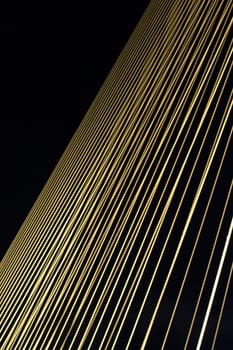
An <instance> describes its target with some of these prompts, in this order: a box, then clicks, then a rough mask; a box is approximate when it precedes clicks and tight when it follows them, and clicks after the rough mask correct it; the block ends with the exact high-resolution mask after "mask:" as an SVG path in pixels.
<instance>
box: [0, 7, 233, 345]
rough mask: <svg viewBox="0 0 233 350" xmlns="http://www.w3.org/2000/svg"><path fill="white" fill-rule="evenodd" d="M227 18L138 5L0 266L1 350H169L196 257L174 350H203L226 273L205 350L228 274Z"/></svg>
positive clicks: (211, 11)
mask: <svg viewBox="0 0 233 350" xmlns="http://www.w3.org/2000/svg"><path fill="white" fill-rule="evenodd" d="M231 15H232V6H231V2H230V0H224V1H221V2H219V1H217V0H212V1H207V0H204V1H201V0H199V1H195V2H193V1H191V0H189V1H186V2H183V1H179V0H177V1H175V2H174V3H173V2H172V1H170V0H166V1H159V0H158V1H157V0H152V1H151V2H150V4H149V6H148V8H147V10H146V11H145V13H144V15H143V16H142V18H141V20H140V22H139V24H138V25H137V27H136V28H135V30H134V32H133V34H132V36H131V38H130V39H129V41H128V42H127V44H126V46H125V48H124V50H123V51H122V53H121V55H120V56H119V58H118V60H117V62H116V64H115V65H114V67H113V68H112V70H111V72H110V73H109V75H108V77H107V79H106V81H105V83H104V84H103V86H102V87H101V89H100V90H99V93H98V94H97V96H96V98H95V100H94V101H93V102H92V104H91V106H90V108H89V110H88V111H87V112H86V116H85V118H84V119H83V121H82V123H81V124H80V126H79V128H78V129H77V132H76V133H75V134H74V136H73V137H72V139H71V141H70V143H69V144H68V146H67V149H66V150H65V152H64V153H63V155H62V157H61V159H60V161H59V162H58V164H57V166H56V167H55V169H54V171H53V173H52V175H51V176H50V178H49V179H48V181H47V183H46V185H45V187H44V189H43V190H42V192H41V194H40V196H39V197H38V199H37V201H36V202H35V204H34V205H33V207H32V209H31V211H30V212H29V214H28V217H27V218H26V220H25V222H24V223H23V225H22V227H21V228H20V230H19V232H18V235H17V236H16V238H15V239H14V241H13V242H12V245H11V247H10V248H9V250H8V252H7V253H6V255H5V257H4V258H3V260H2V261H1V265H0V268H1V283H2V282H3V283H2V284H3V286H2V287H1V290H0V299H1V309H0V316H1V320H2V322H1V333H2V334H1V348H2V349H11V348H15V349H84V348H85V349H89V350H90V349H96V348H98V349H114V348H121V349H122V348H126V349H129V348H130V349H131V348H132V349H135V348H141V349H147V348H148V349H150V348H151V346H152V341H153V342H154V343H153V349H154V348H156V347H158V346H160V345H159V344H161V348H162V349H167V348H168V346H169V344H171V343H172V342H173V340H174V337H175V333H176V329H177V327H178V323H179V322H181V320H180V318H179V317H180V316H179V312H180V308H181V307H182V305H183V303H184V298H185V297H186V298H187V293H188V288H190V283H191V273H192V271H193V269H195V266H194V264H195V262H196V261H198V258H199V256H200V259H201V267H202V273H200V274H199V276H198V284H197V286H195V292H194V294H193V295H188V298H189V303H190V305H191V309H192V310H193V311H192V314H190V315H187V322H186V324H187V325H185V329H184V330H183V331H182V340H181V339H180V340H179V344H181V343H182V344H185V345H184V348H185V349H187V348H189V347H190V346H193V345H192V344H194V343H195V344H197V347H198V349H199V348H200V347H201V344H202V342H203V344H205V343H206V342H207V339H206V337H204V335H205V331H206V330H208V327H209V320H211V317H212V314H213V312H211V311H212V307H215V299H217V300H218V302H219V296H218V293H216V290H217V286H218V281H219V279H220V276H221V275H225V274H226V273H227V274H228V275H227V277H226V278H228V279H227V282H226V289H225V293H224V295H223V293H222V295H223V297H222V298H223V300H221V309H220V311H218V312H219V316H218V320H217V321H216V329H215V331H214V332H212V333H213V340H212V343H211V346H212V349H213V348H214V347H215V344H216V342H217V334H218V330H219V328H220V326H221V325H220V322H221V319H222V314H223V309H224V305H225V300H226V297H227V293H228V289H229V284H230V280H231V274H232V261H230V259H232V254H231V252H230V251H229V250H228V254H226V252H227V248H228V246H229V241H230V239H229V237H230V234H229V235H228V240H227V241H226V244H225V246H223V244H222V243H221V241H222V237H223V238H224V230H225V229H226V228H225V225H226V223H225V222H228V221H229V220H228V219H227V217H228V215H229V213H230V198H231V193H232V180H231V185H229V177H230V176H231V174H227V182H226V183H224V172H225V171H226V166H227V164H228V163H229V156H228V155H229V151H230V146H231V143H232V127H231V126H232V124H231V119H230V115H231V113H232V92H230V91H229V82H230V79H231V76H232V64H231V59H232V48H231V43H230V33H231V29H232V20H231ZM215 167H216V168H215ZM225 176H226V173H225ZM221 184H224V186H223V193H222V194H221V200H220V201H219V204H218V203H217V205H218V213H219V214H218V215H219V218H216V219H215V222H216V225H217V226H216V229H214V230H212V232H210V235H211V239H210V246H209V247H208V254H206V257H204V258H203V257H202V254H203V247H201V242H202V241H205V239H204V235H205V232H204V229H205V230H206V225H208V222H209V221H210V216H211V210H213V209H212V208H213V206H214V205H215V203H216V198H217V197H216V193H218V192H219V188H220V186H221ZM229 186H230V188H229ZM206 193H207V196H208V198H204V197H205V195H206ZM204 203H206V204H204ZM195 220H197V222H195ZM192 226H193V227H194V228H195V232H192V230H193V228H192ZM229 232H231V231H229ZM189 240H191V242H192V246H190V243H189ZM222 246H223V248H221V247H222ZM221 249H223V250H222V258H221V260H220V264H219V265H218V266H217V265H216V264H218V263H219V259H218V257H217V254H219V253H218V252H219V250H221ZM186 250H187V252H188V256H186V257H185V263H184V264H183V266H181V260H182V255H184V254H185V251H186ZM229 264H230V265H229ZM229 266H231V268H230V267H229ZM229 269H230V275H229ZM212 271H214V272H213V273H215V272H216V276H215V280H214V277H213V276H212V275H211V274H212ZM177 273H178V274H179V280H178V281H177V282H175V277H174V276H176V275H177ZM164 274H165V275H164ZM162 275H164V276H162ZM161 276H162V277H161ZM210 285H211V286H210ZM174 286H175V287H174ZM172 288H173V290H172ZM211 288H212V291H211V290H210V289H211ZM153 293H155V295H154V296H153ZM171 294H172V298H174V299H172V301H171V302H170V304H171V305H170V306H169V310H170V311H169V312H168V313H167V314H166V315H165V316H164V317H163V316H161V315H162V312H163V310H164V308H165V309H166V303H167V300H169V298H170V295H171ZM220 294H221V293H220ZM206 296H207V297H206ZM138 303H139V304H138ZM150 303H151V305H149V304H150ZM148 306H150V311H149V313H148V314H147V307H148ZM201 308H202V309H204V310H206V313H205V314H204V315H203V313H202V312H201ZM162 318H164V320H165V319H166V328H165V327H164V326H163V325H162V327H163V330H162V332H161V331H160V330H159V329H160V327H161V320H162ZM199 318H200V319H201V321H202V329H201V327H199V326H198V325H197V322H198V319H199ZM163 322H164V321H163ZM141 327H142V328H141ZM180 338H181V337H180ZM179 346H180V347H181V346H182V345H179ZM179 346H178V348H179ZM203 346H204V345H203Z"/></svg>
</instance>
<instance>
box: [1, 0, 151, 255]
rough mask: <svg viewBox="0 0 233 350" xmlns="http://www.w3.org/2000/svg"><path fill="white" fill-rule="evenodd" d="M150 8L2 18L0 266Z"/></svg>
mask: <svg viewBox="0 0 233 350" xmlns="http://www.w3.org/2000/svg"><path fill="white" fill-rule="evenodd" d="M148 3H149V0H141V1H133V0H127V1H114V2H111V1H98V2H97V1H88V2H87V1H82V2H81V1H65V2H63V1H44V3H43V1H33V7H32V5H31V1H24V2H21V4H22V5H21V6H19V5H18V8H14V7H13V5H12V6H11V3H9V6H8V9H7V10H4V11H2V12H1V13H2V14H1V25H0V30H1V32H2V33H1V34H3V35H2V36H3V42H2V44H1V45H2V47H1V56H2V58H3V63H2V65H1V86H2V93H1V118H0V140H1V141H0V142H1V180H2V181H1V227H0V231H1V236H0V237H1V244H0V246H1V258H2V256H3V255H4V253H5V251H6V250H7V248H8V246H9V245H10V243H11V241H12V239H13V238H14V236H15V234H16V233H17V232H18V230H19V228H20V226H21V224H22V222H23V221H24V219H25V218H26V216H27V214H28V212H29V210H30V208H31V207H32V205H33V203H34V202H35V200H36V199H37V196H38V195H39V193H40V192H41V190H42V188H43V186H44V184H45V183H46V181H47V179H48V177H49V175H50V174H51V172H52V170H53V168H54V167H55V165H56V163H57V162H58V160H59V158H60V156H61V155H62V153H63V151H64V150H65V148H66V145H67V144H68V142H69V140H70V138H71V137H72V135H73V134H74V132H75V130H76V129H77V127H78V125H79V123H80V121H81V120H82V118H83V116H84V115H85V112H86V111H87V109H88V107H89V106H90V104H91V102H92V101H93V99H94V97H95V95H96V94H97V92H98V90H99V89H100V87H101V85H102V83H103V82H104V80H105V78H106V77H107V74H108V73H109V71H110V69H111V67H112V66H113V64H114V62H115V61H116V59H117V57H118V56H119V54H120V52H121V51H122V49H123V47H124V45H125V43H126V42H127V40H128V38H129V36H130V34H131V33H132V31H133V29H134V28H135V26H136V24H137V22H138V20H139V19H140V17H141V16H142V14H143V12H144V10H145V8H146V6H147V5H148ZM48 4H49V6H48ZM46 6H47V7H46Z"/></svg>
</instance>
